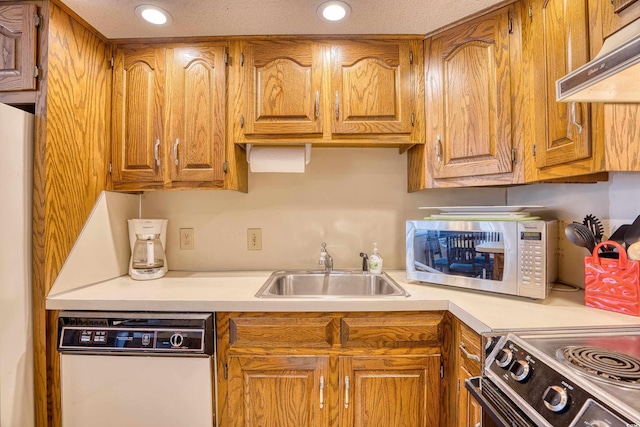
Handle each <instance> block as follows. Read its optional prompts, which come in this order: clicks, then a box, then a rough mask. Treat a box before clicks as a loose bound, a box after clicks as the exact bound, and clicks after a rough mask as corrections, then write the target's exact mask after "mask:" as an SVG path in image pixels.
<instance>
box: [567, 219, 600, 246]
mask: <svg viewBox="0 0 640 427" xmlns="http://www.w3.org/2000/svg"><path fill="white" fill-rule="evenodd" d="M564 234H565V236H567V239H568V240H569V241H570V242H571V243H573V244H574V245H576V246H579V247H581V248H586V249H587V250H588V251H589V253H592V252H593V248H595V247H596V239H595V236H594V235H593V233H592V232H591V230H589V228H587V227H586V226H585V225H584V224H580V223H578V222H572V223H571V224H567V226H566V227H565V229H564Z"/></svg>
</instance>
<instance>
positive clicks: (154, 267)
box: [128, 219, 168, 280]
mask: <svg viewBox="0 0 640 427" xmlns="http://www.w3.org/2000/svg"><path fill="white" fill-rule="evenodd" d="M167 222H168V221H167V220H166V219H130V220H128V223H129V242H130V244H131V260H130V262H129V275H130V276H131V278H132V279H136V280H149V279H157V278H160V277H163V276H164V275H165V274H167V270H168V267H167V257H166V255H165V251H164V247H165V244H166V235H167Z"/></svg>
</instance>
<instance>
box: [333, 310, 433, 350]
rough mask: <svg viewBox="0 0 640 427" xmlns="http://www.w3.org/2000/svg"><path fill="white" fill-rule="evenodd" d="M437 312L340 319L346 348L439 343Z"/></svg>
mask: <svg viewBox="0 0 640 427" xmlns="http://www.w3.org/2000/svg"><path fill="white" fill-rule="evenodd" d="M441 321H442V316H440V315H424V316H419V317H417V316H410V317H395V316H394V317H359V318H350V317H347V318H343V319H342V320H341V344H342V345H343V346H345V347H414V346H415V347H418V346H425V347H434V346H439V345H440V344H441V339H442V332H441V330H440V323H441Z"/></svg>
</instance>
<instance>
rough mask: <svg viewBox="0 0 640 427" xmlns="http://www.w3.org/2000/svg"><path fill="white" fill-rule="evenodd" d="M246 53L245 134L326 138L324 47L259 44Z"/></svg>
mask: <svg viewBox="0 0 640 427" xmlns="http://www.w3.org/2000/svg"><path fill="white" fill-rule="evenodd" d="M243 50H244V52H243V54H244V55H243V56H244V65H243V67H244V69H245V74H244V87H245V88H246V99H247V102H246V114H245V115H244V116H243V119H241V120H243V121H244V128H245V130H244V132H245V134H247V135H283V134H299V135H313V134H321V133H322V129H323V118H324V114H322V112H321V111H320V107H321V104H320V103H321V100H320V94H321V92H322V72H323V67H322V48H321V46H319V45H316V44H313V43H309V42H303V41H297V40H282V41H255V42H247V43H246V44H245V45H244V47H243Z"/></svg>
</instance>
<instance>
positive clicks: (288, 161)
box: [248, 146, 305, 173]
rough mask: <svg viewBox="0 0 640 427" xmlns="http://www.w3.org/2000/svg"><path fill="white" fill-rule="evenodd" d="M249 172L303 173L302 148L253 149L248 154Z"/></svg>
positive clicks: (303, 153) (303, 149)
mask: <svg viewBox="0 0 640 427" xmlns="http://www.w3.org/2000/svg"><path fill="white" fill-rule="evenodd" d="M248 160H249V168H250V170H251V172H285V173H304V169H305V148H304V147H266V146H260V147H255V146H254V147H253V148H251V152H250V153H249V159H248Z"/></svg>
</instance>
